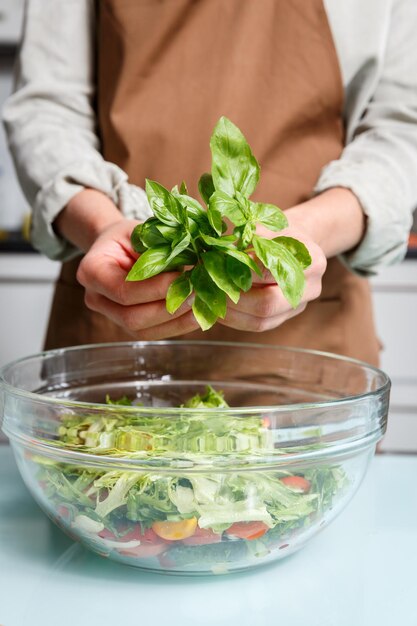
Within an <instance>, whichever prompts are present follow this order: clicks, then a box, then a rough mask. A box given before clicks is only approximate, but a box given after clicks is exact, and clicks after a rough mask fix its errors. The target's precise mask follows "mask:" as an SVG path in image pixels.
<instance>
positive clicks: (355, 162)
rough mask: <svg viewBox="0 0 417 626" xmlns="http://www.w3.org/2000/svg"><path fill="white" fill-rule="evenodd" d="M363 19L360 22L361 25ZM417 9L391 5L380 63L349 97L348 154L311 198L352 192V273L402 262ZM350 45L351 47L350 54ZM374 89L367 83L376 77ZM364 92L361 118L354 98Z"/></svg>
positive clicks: (411, 190)
mask: <svg viewBox="0 0 417 626" xmlns="http://www.w3.org/2000/svg"><path fill="white" fill-rule="evenodd" d="M363 19H365V17H364V18H363ZM416 24H417V2H416V1H415V0H395V1H394V2H393V3H392V7H391V12H390V15H389V20H388V25H387V31H386V36H385V40H384V41H381V45H383V46H384V47H385V49H384V54H383V61H382V64H381V70H380V72H379V75H376V71H375V65H376V63H377V60H376V59H371V58H369V59H365V58H364V59H363V64H362V66H361V67H360V68H359V69H358V71H357V72H356V75H355V76H354V77H353V79H352V80H351V82H350V84H349V85H348V86H347V89H346V117H347V119H346V138H347V143H346V147H345V149H344V150H343V153H342V155H341V157H340V159H338V160H336V161H333V162H331V163H329V164H328V165H327V166H326V167H325V168H324V169H323V170H322V173H321V176H320V178H319V181H318V183H317V186H316V189H315V192H316V193H320V192H322V191H324V190H326V189H329V188H331V187H345V188H348V189H350V190H351V191H352V192H353V193H354V194H355V195H356V196H357V198H358V199H359V201H360V203H361V205H362V208H363V210H364V212H365V214H366V216H367V229H366V233H365V236H364V238H363V240H362V242H361V243H360V244H359V246H358V247H357V248H356V249H355V250H353V251H351V252H349V253H347V254H344V255H342V257H341V259H342V261H343V262H344V263H345V264H346V265H348V267H350V268H351V269H352V270H353V271H355V272H356V273H358V274H362V275H372V274H375V273H377V272H378V270H379V268H380V267H382V266H384V265H390V264H393V263H396V262H399V261H401V260H402V259H403V257H404V255H405V253H406V250H407V241H408V234H409V231H410V228H411V224H412V213H413V210H414V209H415V208H416V205H417V37H416V34H415V26H416ZM354 45H355V42H354V41H353V42H352V46H354ZM375 75H376V80H374V84H370V81H368V82H367V77H375ZM364 89H367V90H368V98H367V100H366V101H365V103H364V105H363V107H362V110H360V109H359V108H358V106H357V104H358V99H357V98H356V94H357V93H359V92H361V95H362V94H363V91H364Z"/></svg>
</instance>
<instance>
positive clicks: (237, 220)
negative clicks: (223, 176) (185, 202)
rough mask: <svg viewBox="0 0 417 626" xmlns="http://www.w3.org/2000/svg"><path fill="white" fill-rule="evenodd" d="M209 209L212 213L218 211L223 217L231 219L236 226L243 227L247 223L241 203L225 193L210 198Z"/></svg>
mask: <svg viewBox="0 0 417 626" xmlns="http://www.w3.org/2000/svg"><path fill="white" fill-rule="evenodd" d="M209 208H210V209H211V210H212V211H218V212H219V213H220V214H221V215H222V216H223V217H227V218H229V220H230V221H231V222H232V223H233V224H234V225H235V226H241V225H243V224H245V222H246V216H245V214H244V213H243V211H242V208H241V205H240V204H239V202H238V201H237V200H236V199H235V198H232V196H229V195H228V194H227V193H224V192H223V191H215V192H214V194H213V195H212V196H211V198H210V202H209Z"/></svg>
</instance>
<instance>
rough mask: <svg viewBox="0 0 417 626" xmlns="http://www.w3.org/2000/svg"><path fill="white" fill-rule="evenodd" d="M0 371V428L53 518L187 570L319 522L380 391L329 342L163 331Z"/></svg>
mask: <svg viewBox="0 0 417 626" xmlns="http://www.w3.org/2000/svg"><path fill="white" fill-rule="evenodd" d="M0 382H1V388H2V399H3V402H2V404H3V407H2V414H3V416H4V423H3V429H4V432H5V433H6V434H7V435H8V437H9V438H10V442H11V445H12V446H13V450H14V453H15V456H16V460H17V463H18V466H19V469H20V472H21V474H22V477H23V479H24V481H25V483H26V485H27V486H28V488H29V490H30V491H31V493H32V494H33V496H34V498H35V499H36V500H37V502H38V503H39V505H40V506H41V507H42V509H43V510H44V511H45V512H46V513H47V515H49V517H50V518H51V519H52V520H54V522H56V523H57V524H58V525H59V526H60V527H61V528H62V529H63V530H64V531H65V532H66V533H68V534H69V535H70V536H71V537H73V538H74V539H75V540H77V541H81V542H82V543H83V544H85V545H86V546H87V547H88V548H90V549H91V550H93V551H94V552H97V553H98V554H101V555H102V556H106V557H109V558H111V559H113V560H115V561H120V562H123V563H127V564H129V565H133V566H136V567H140V568H143V569H147V570H152V571H164V572H169V573H193V574H200V573H204V574H206V573H225V572H231V571H238V570H243V569H246V568H251V567H254V566H256V565H260V564H264V563H268V562H271V561H274V560H276V559H281V558H283V557H285V556H287V555H289V554H291V553H292V552H294V551H295V550H298V549H299V548H300V547H301V546H303V545H304V544H305V543H306V542H307V541H308V540H309V539H310V538H311V537H313V536H314V535H315V534H316V533H318V532H319V530H321V529H322V528H323V527H325V526H326V525H327V524H328V523H329V522H330V521H331V520H332V519H333V518H334V517H335V516H336V515H337V514H338V513H339V512H340V511H341V510H342V509H343V508H344V506H345V505H346V504H347V502H348V501H349V500H350V499H351V498H352V496H353V495H354V493H355V492H356V490H357V489H358V487H359V485H360V483H361V481H362V479H363V477H364V475H365V472H366V469H367V467H368V464H369V461H370V459H371V457H372V456H373V454H374V451H375V446H376V443H377V442H378V440H379V439H381V437H382V436H383V433H384V432H385V428H386V419H387V411H388V400H389V388H390V382H389V379H388V377H387V376H386V375H385V374H384V373H383V372H381V371H380V370H377V369H375V368H373V367H371V366H369V365H366V364H364V363H360V362H358V361H354V360H351V359H347V358H342V357H338V356H334V355H330V354H325V353H319V352H312V351H307V350H298V349H289V348H281V347H269V346H262V345H254V344H232V343H220V342H173V341H165V342H154V343H153V342H150V343H148V342H138V343H119V344H102V345H90V346H83V347H77V348H68V349H64V350H57V351H51V352H44V353H42V354H39V355H35V356H32V357H28V358H26V359H22V360H20V361H17V362H14V363H11V364H10V365H8V366H6V367H5V368H4V369H3V370H2V371H1V373H0ZM207 386H211V387H212V388H214V390H216V391H217V392H218V391H221V392H223V393H224V398H225V400H226V401H227V403H228V405H229V406H226V405H224V403H222V399H221V396H219V395H216V394H215V393H213V392H210V391H209V392H208V393H207ZM195 394H199V396H200V399H199V398H198V397H197V398H194V400H193V401H192V402H191V403H190V402H188V405H187V406H182V407H181V405H184V404H186V403H187V401H189V399H190V398H191V397H192V396H195ZM205 394H206V395H205ZM123 396H126V398H128V400H129V402H130V403H132V402H133V405H131V406H128V405H125V404H118V405H115V404H106V397H110V398H111V400H112V401H113V402H114V401H116V400H118V401H120V398H122V397H123ZM204 399H206V400H208V402H209V404H210V406H211V408H207V406H203V405H202V401H203V400H204ZM121 402H126V399H125V400H122V401H121Z"/></svg>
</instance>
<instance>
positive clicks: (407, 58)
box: [3, 0, 417, 274]
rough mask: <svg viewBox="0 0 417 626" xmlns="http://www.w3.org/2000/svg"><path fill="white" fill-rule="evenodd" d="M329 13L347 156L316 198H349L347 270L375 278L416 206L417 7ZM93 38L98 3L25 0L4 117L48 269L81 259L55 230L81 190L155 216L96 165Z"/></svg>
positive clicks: (356, 2)
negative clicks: (357, 215) (352, 198)
mask: <svg viewBox="0 0 417 626" xmlns="http://www.w3.org/2000/svg"><path fill="white" fill-rule="evenodd" d="M155 1H156V0H155ZM224 1H227V0H224ZM253 1H255V0H253ZM324 4H325V7H326V11H327V14H328V18H329V23H330V26H331V29H332V33H333V38H334V42H335V46H336V50H337V53H338V58H339V63H340V68H341V73H342V78H343V84H344V89H345V106H344V121H345V125H346V147H345V149H344V151H343V153H342V155H341V157H340V158H339V159H338V160H336V161H332V162H331V163H329V164H328V165H326V166H325V167H324V168H323V170H322V172H321V175H320V177H319V180H318V181H317V185H316V188H315V192H316V193H320V192H321V191H324V190H325V189H328V188H331V187H337V186H342V187H346V188H349V189H351V190H352V191H353V192H354V193H355V194H356V196H357V197H358V199H359V201H360V203H361V205H362V207H363V210H364V212H365V214H366V215H367V231H366V234H365V237H364V239H363V241H362V242H361V243H360V245H359V246H358V247H357V248H356V249H355V250H354V251H353V252H351V253H349V254H346V255H344V256H343V261H344V262H345V263H346V264H347V265H348V266H349V267H350V268H351V269H352V270H353V271H356V272H358V273H363V274H373V273H376V272H377V271H378V268H379V267H380V266H382V265H387V264H392V263H395V262H398V261H400V260H401V259H402V258H403V256H404V254H405V251H406V246H407V238H408V232H409V230H410V227H411V222H412V211H413V210H414V208H415V207H416V205H417V35H416V32H417V0H325V2H324ZM94 29H95V15H94V0H26V15H25V24H24V32H23V41H22V46H21V51H20V58H19V62H18V66H17V76H16V91H15V93H14V94H13V95H12V96H11V97H10V98H9V100H8V101H7V103H6V106H5V108H4V113H3V117H4V122H5V127H6V130H7V134H8V138H9V144H10V149H11V151H12V154H13V157H14V160H15V164H16V169H17V173H18V176H19V179H20V182H21V185H22V187H23V190H24V192H25V194H26V196H27V198H28V201H29V203H30V205H31V206H32V207H33V223H32V241H33V244H34V245H35V247H36V248H38V249H39V250H40V251H42V252H43V253H45V254H46V255H48V256H49V257H50V258H53V259H62V260H64V259H68V258H70V257H71V256H73V255H74V254H75V253H76V252H77V251H76V250H75V249H74V248H73V247H72V246H71V245H70V244H69V243H68V242H66V241H64V240H63V239H60V238H59V237H57V235H56V234H55V232H54V230H53V228H52V223H53V221H54V220H55V218H56V216H57V215H58V213H59V212H60V211H61V210H62V209H63V208H64V207H65V206H66V204H67V203H68V201H69V200H70V199H71V198H72V197H73V196H74V195H75V194H77V193H78V192H79V191H80V190H81V189H83V188H84V187H92V188H95V189H98V190H100V191H102V192H104V193H105V194H107V195H108V196H109V197H110V198H112V199H113V200H114V202H115V203H116V204H117V205H118V206H119V207H120V209H121V210H122V212H123V213H124V214H125V215H126V216H129V217H136V218H138V219H140V220H143V219H145V218H147V217H148V216H149V215H150V210H149V207H148V205H147V202H146V196H145V194H144V192H143V190H142V189H140V188H138V187H135V186H134V185H131V184H129V181H128V178H127V175H126V174H125V173H124V172H123V171H122V170H121V169H120V168H119V167H117V166H116V165H115V164H113V163H109V162H106V161H105V160H104V159H103V157H102V156H101V154H100V144H99V139H98V137H97V133H96V125H97V120H96V116H95V111H94V108H93V98H94V81H93V72H94V63H93V59H94ZM300 45H302V43H300Z"/></svg>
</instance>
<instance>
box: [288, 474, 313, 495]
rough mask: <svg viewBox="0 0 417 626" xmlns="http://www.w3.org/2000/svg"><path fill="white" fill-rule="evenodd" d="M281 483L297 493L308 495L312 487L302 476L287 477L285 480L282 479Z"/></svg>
mask: <svg viewBox="0 0 417 626" xmlns="http://www.w3.org/2000/svg"><path fill="white" fill-rule="evenodd" d="M281 482H282V483H283V484H284V485H285V486H286V487H288V489H291V491H295V492H296V493H308V492H309V491H310V487H311V483H310V481H308V480H306V479H305V478H303V477H302V476H285V478H281Z"/></svg>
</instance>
